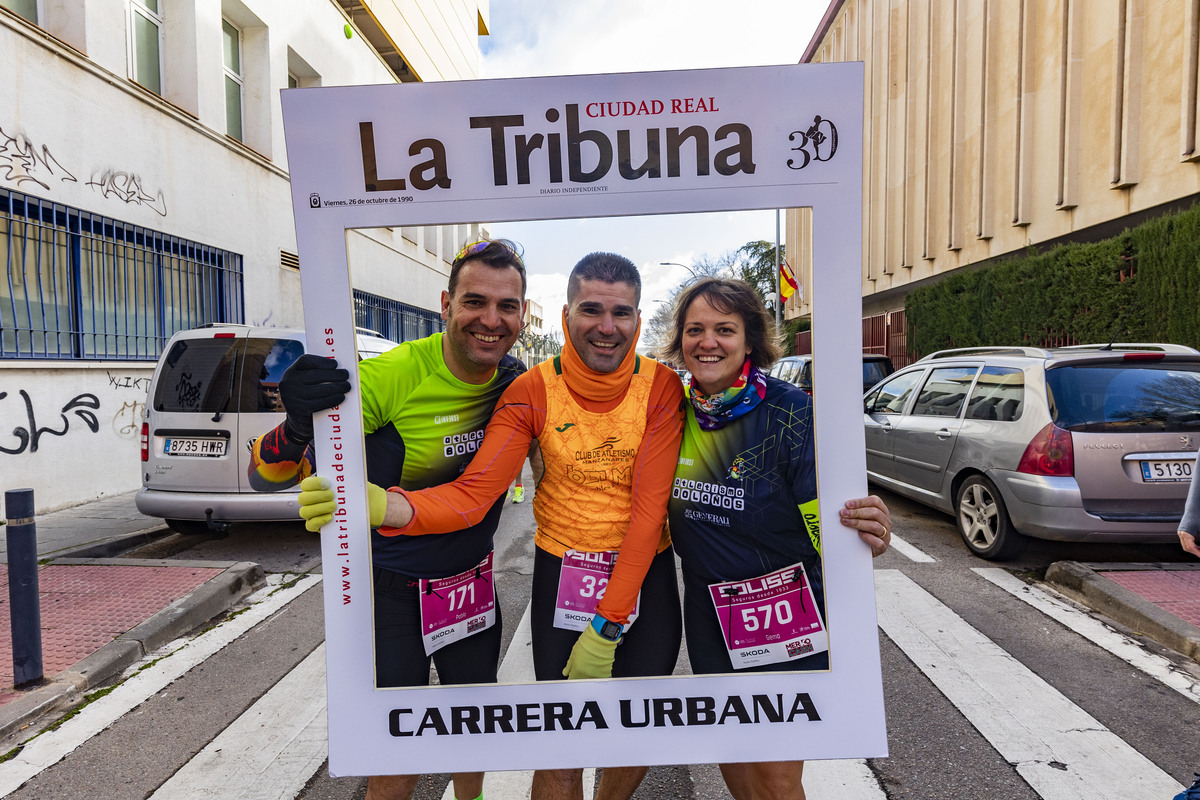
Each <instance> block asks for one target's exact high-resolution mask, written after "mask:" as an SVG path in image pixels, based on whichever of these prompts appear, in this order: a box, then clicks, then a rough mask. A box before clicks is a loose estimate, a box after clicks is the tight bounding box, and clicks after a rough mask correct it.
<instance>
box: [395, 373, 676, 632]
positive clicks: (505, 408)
mask: <svg viewBox="0 0 1200 800" xmlns="http://www.w3.org/2000/svg"><path fill="white" fill-rule="evenodd" d="M556 364H557V362H556V360H552V361H548V362H545V363H543V364H541V365H539V366H538V367H535V368H534V369H532V370H530V371H529V372H527V373H525V374H524V375H521V376H519V377H518V378H517V379H516V380H514V381H513V383H512V385H511V386H509V388H508V389H507V390H506V391H505V392H504V394H503V395H502V396H501V398H500V402H499V403H498V405H497V406H496V410H495V413H494V414H493V415H492V419H491V421H490V422H489V423H488V426H487V432H486V433H485V435H484V439H483V444H482V445H481V446H480V448H479V451H478V452H477V453H476V454H475V458H474V459H473V460H472V461H471V464H470V466H469V467H468V468H467V470H466V471H465V472H464V473H463V474H462V475H460V476H459V477H458V479H456V480H455V481H454V482H453V483H447V484H443V485H441V486H437V487H434V488H431V489H424V490H422V491H418V492H404V494H405V496H406V497H407V498H408V501H409V503H411V504H412V506H413V519H412V522H410V523H409V524H408V525H407V526H405V527H404V528H400V529H390V530H389V529H381V531H380V532H381V533H384V534H385V535H395V534H405V535H420V534H429V533H443V532H446V531H452V530H460V529H462V528H464V527H467V526H469V525H473V524H475V522H478V520H479V519H480V518H481V517H482V516H483V515H484V514H485V513H486V512H487V510H488V509H489V508H490V507H491V504H492V503H493V502H495V499H496V498H497V497H498V496H499V495H501V494H503V493H504V492H505V491H507V489H508V485H509V484H510V483H511V482H512V480H513V478H514V477H515V476H516V475H517V474H518V472H519V471H520V469H521V465H522V464H523V462H524V459H525V455H526V452H527V451H528V450H529V444H530V440H531V439H533V438H537V439H539V441H540V442H541V443H542V454H543V458H544V459H545V462H546V471H545V474H544V476H543V477H542V480H541V482H540V483H539V484H538V488H537V494H536V495H535V497H534V507H533V511H534V518H535V520H536V521H537V526H538V527H537V534H536V536H535V540H534V541H535V543H536V544H537V546H538V547H541V548H542V549H543V550H546V551H547V552H550V553H553V554H554V555H557V556H560V557H561V556H562V555H563V553H565V552H566V551H567V550H568V549H575V550H581V551H587V552H596V551H599V550H614V549H615V550H618V556H617V562H616V566H615V567H614V569H613V574H612V577H611V579H610V580H609V583H608V588H607V590H606V592H605V595H604V598H603V599H602V600H601V601H600V605H599V606H598V608H597V611H598V612H599V613H600V614H601V615H602V616H604V617H605V618H606V619H610V620H612V621H614V622H619V623H621V624H626V623H627V621H628V616H629V612H630V611H631V610H632V609H633V605H634V602H635V601H636V599H637V594H638V591H639V590H640V589H641V585H642V580H643V579H644V578H645V577H646V571H647V570H648V569H649V568H650V562H651V561H652V560H653V559H654V556H655V555H656V554H658V553H660V552H662V551H663V550H665V549H666V548H667V546H668V545H669V544H670V537H669V535H668V533H667V530H666V509H667V500H668V499H669V498H670V494H671V485H672V481H673V479H674V475H675V463H676V461H677V459H678V457H679V444H680V440H681V437H682V430H683V427H682V421H683V405H682V403H683V387H682V385H681V384H680V382H679V378H678V376H677V375H676V374H675V373H674V372H673V371H672V370H670V369H667V368H666V367H664V366H662V365H661V364H659V363H657V362H655V361H651V360H650V359H646V358H640V357H639V358H638V359H637V361H636V367H635V369H634V375H633V378H632V379H629V378H628V376H625V377H623V379H624V380H630V388H629V389H627V390H626V392H624V393H622V394H621V395H620V396H619V397H617V398H615V399H613V400H609V401H603V402H601V401H595V400H589V399H588V398H586V397H584V396H582V395H580V394H578V393H577V392H576V391H575V390H574V388H573V387H571V386H570V384H569V383H566V384H564V385H566V387H567V389H568V390H569V393H570V400H569V401H566V402H565V403H564V400H563V398H562V396H561V388H560V387H559V386H558V385H555V387H554V391H552V392H551V395H552V397H551V401H548V395H547V380H549V381H550V382H551V383H552V385H553V384H555V382H556V381H558V380H560V379H561V378H562V375H561V371H560V370H558V369H557V368H556ZM639 382H640V383H639ZM647 382H648V383H649V386H648V388H647V387H645V386H644V384H645V383H647ZM633 391H639V392H641V394H640V395H639V396H643V397H646V398H647V399H646V401H645V408H644V410H642V409H638V413H644V414H645V418H644V420H622V418H624V417H628V416H629V411H630V404H629V403H626V400H627V399H628V396H629V394H630V392H633ZM556 397H557V398H558V399H557V400H554V398H556ZM572 402H573V403H574V404H575V406H577V407H578V409H579V410H580V411H582V412H583V413H582V414H581V415H580V422H581V424H580V425H578V426H576V425H575V424H574V423H571V422H564V421H563V415H564V413H565V414H567V415H568V416H569V412H570V410H571V403H572ZM623 405H624V408H622V406H623ZM555 409H557V411H555ZM548 411H550V413H557V414H558V415H559V417H560V419H558V420H554V419H551V420H550V422H551V427H549V428H548V427H547V420H548V416H547V414H548ZM614 412H615V413H614ZM589 414H590V415H605V418H606V420H607V421H609V422H610V425H609V426H608V428H607V429H605V430H603V431H594V432H591V435H592V436H593V438H595V437H599V446H597V447H593V448H591V449H588V450H586V451H582V452H581V451H579V450H577V449H576V450H572V449H570V448H569V447H566V448H565V447H561V446H554V445H555V444H556V443H555V442H551V441H550V440H549V438H548V437H552V436H556V435H560V434H561V435H565V436H570V435H572V434H577V433H578V432H579V431H572V430H571V429H572V428H576V427H578V428H583V427H584V426H585V424H586V421H585V419H584V417H586V416H587V415H589ZM555 422H559V423H561V425H556V424H554V423H555ZM594 422H595V418H594V417H593V425H589V426H588V427H589V428H591V427H594ZM622 422H628V423H634V424H630V425H625V426H624V429H625V430H629V429H632V428H636V429H637V430H639V431H641V438H640V442H638V443H637V447H636V453H633V454H632V458H631V463H630V464H629V465H628V466H621V465H620V464H616V465H615V466H613V465H610V463H609V460H606V459H607V456H608V454H609V452H610V451H613V450H614V449H615V450H617V451H618V452H617V453H616V454H615V456H617V457H619V456H620V455H621V452H620V451H621V449H622V448H621V444H622V442H621V441H615V442H614V441H611V440H614V439H617V440H619V439H620V438H621V429H622ZM643 424H644V427H643ZM612 426H615V428H613V427H612ZM559 428H562V430H559ZM614 430H616V432H615V433H614ZM628 441H629V440H628V439H626V440H625V442H626V443H628ZM605 448H607V450H606V449H605ZM626 449H627V448H626ZM610 466H611V468H609V467H610ZM601 473H603V474H601ZM591 492H608V494H609V496H611V497H614V498H615V499H613V500H612V501H611V505H607V506H606V505H605V502H607V501H604V502H601V503H599V504H597V503H594V502H593V503H590V504H589V502H587V501H588V500H591V499H595V498H593V497H589V494H590V493H591ZM622 492H627V495H626V496H625V498H624V499H622V498H621V497H619V496H618V495H620V494H621V493H622ZM606 508H609V509H612V511H607V512H606V510H605V509H606ZM621 509H625V511H621ZM614 512H615V513H614ZM625 514H627V515H628V518H627V519H625V518H616V517H617V516H618V515H620V516H621V517H624V515H625Z"/></svg>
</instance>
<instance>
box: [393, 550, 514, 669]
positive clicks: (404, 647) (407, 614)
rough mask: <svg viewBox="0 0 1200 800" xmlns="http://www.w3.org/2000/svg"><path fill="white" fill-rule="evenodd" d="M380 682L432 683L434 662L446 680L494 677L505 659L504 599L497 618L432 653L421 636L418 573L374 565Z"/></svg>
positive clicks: (497, 601) (498, 605)
mask: <svg viewBox="0 0 1200 800" xmlns="http://www.w3.org/2000/svg"><path fill="white" fill-rule="evenodd" d="M374 572H375V685H376V686H378V687H380V688H383V687H396V686H428V685H429V662H430V660H432V661H433V663H434V664H436V665H437V671H438V680H439V682H440V683H442V684H461V683H495V682H496V670H497V667H498V666H499V663H500V625H501V619H500V600H499V598H497V599H496V624H495V625H493V626H492V627H490V628H486V629H484V630H482V631H480V632H479V633H475V634H472V635H470V636H468V637H467V638H465V639H460V640H459V641H457V642H454V643H453V644H448V645H446V646H445V647H443V648H441V649H440V650H438V651H437V652H435V653H434V654H433V656H432V659H431V657H430V656H427V655H425V644H424V642H422V641H421V604H420V601H419V599H418V598H419V592H418V582H417V579H416V578H413V577H410V576H408V575H402V574H401V573H399V572H392V571H391V570H385V569H378V568H376V569H375V571H374Z"/></svg>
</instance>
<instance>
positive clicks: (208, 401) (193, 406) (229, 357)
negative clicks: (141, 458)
mask: <svg viewBox="0 0 1200 800" xmlns="http://www.w3.org/2000/svg"><path fill="white" fill-rule="evenodd" d="M241 343H242V339H241V338H240V337H239V334H238V333H235V332H229V331H220V332H214V333H212V334H209V335H206V336H203V337H192V336H188V337H181V338H176V339H175V340H174V341H173V342H172V343H171V345H170V347H169V348H168V350H167V352H166V353H164V354H163V357H162V359H161V360H160V362H159V371H158V373H157V374H156V375H155V380H154V396H153V397H151V398H150V404H151V405H150V412H149V414H148V415H147V416H148V419H149V422H150V431H149V434H150V438H149V442H148V444H149V460H148V461H147V463H146V464H145V465H143V466H144V468H145V469H144V473H145V477H144V480H143V484H144V485H145V487H146V488H148V489H159V490H163V491H182V492H211V491H231V490H232V488H233V487H235V486H237V477H236V471H237V468H238V455H237V453H236V435H237V427H236V420H237V416H236V415H235V414H230V413H228V412H229V410H230V409H231V408H232V406H233V404H234V401H235V399H236V398H235V396H234V395H235V391H234V390H235V384H236V376H237V373H238V370H239V362H240V360H241V358H240V353H241Z"/></svg>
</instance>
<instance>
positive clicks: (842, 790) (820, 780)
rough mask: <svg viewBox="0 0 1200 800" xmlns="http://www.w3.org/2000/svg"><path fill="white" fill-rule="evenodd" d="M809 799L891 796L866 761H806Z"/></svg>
mask: <svg viewBox="0 0 1200 800" xmlns="http://www.w3.org/2000/svg"><path fill="white" fill-rule="evenodd" d="M803 783H804V797H805V798H806V800H887V795H886V794H884V792H883V789H881V788H880V787H879V781H878V779H876V777H875V773H873V772H871V768H870V767H868V766H867V762H866V761H862V760H857V761H850V760H847V761H806V762H804V781H803Z"/></svg>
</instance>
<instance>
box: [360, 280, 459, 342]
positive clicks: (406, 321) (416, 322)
mask: <svg viewBox="0 0 1200 800" xmlns="http://www.w3.org/2000/svg"><path fill="white" fill-rule="evenodd" d="M354 322H355V324H356V325H358V326H360V327H363V328H370V329H371V330H373V331H375V332H376V333H378V334H379V335H380V336H382V337H383V338H385V339H391V340H392V341H393V342H408V341H412V340H413V339H423V338H424V337H426V336H429V335H431V334H434V333H440V332H441V331H444V330H446V324H445V323H444V322H442V318H441V316H440V315H439V314H437V313H435V312H433V311H427V310H426V309H424V308H417V307H416V306H410V305H409V304H408V303H401V302H400V301H399V300H392V299H391V298H389V297H380V296H379V295H377V294H371V293H370V292H364V291H362V290H361V289H355V290H354Z"/></svg>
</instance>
